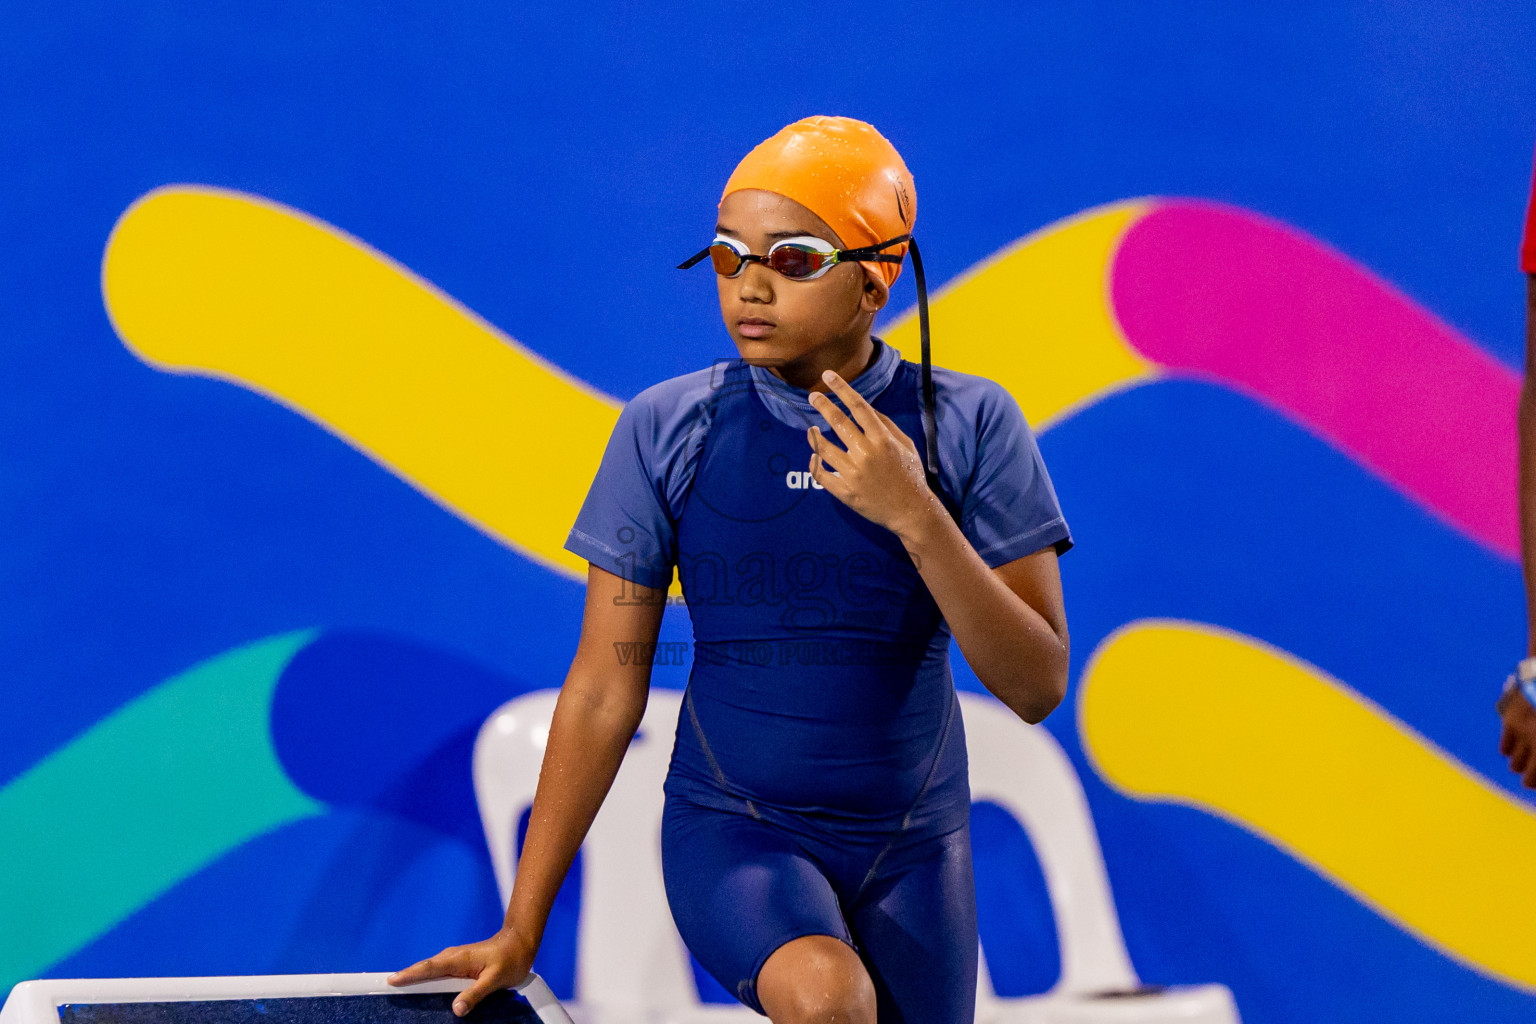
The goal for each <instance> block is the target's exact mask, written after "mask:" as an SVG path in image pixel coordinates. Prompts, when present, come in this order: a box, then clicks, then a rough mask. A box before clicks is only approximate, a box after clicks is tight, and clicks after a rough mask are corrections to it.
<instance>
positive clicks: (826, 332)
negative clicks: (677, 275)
mask: <svg viewBox="0 0 1536 1024" xmlns="http://www.w3.org/2000/svg"><path fill="white" fill-rule="evenodd" d="M715 229H716V231H717V232H719V233H720V234H722V235H727V236H729V237H731V238H736V239H740V240H741V241H742V242H745V243H746V245H747V249H748V250H749V251H751V252H754V253H758V254H763V253H766V252H767V251H768V249H769V247H770V246H771V245H773V243H774V242H777V241H779V240H780V239H783V238H790V237H793V236H795V235H811V236H814V237H816V238H822V239H825V240H826V241H828V242H829V243H831V246H832V247H833V248H838V249H843V248H847V246H845V245H844V243H843V240H842V239H841V238H839V237H838V236H837V233H836V232H834V231H833V230H832V229H831V227H829V226H828V225H827V222H826V221H824V220H822V219H821V218H820V217H818V216H816V214H814V213H812V212H811V211H810V210H809V209H807V208H806V207H804V206H802V205H800V204H799V203H797V202H795V201H794V200H793V199H789V198H786V197H784V196H781V195H779V194H778V193H777V192H765V191H763V190H761V189H741V190H739V191H736V192H732V193H731V194H730V195H728V196H726V197H725V200H724V201H723V202H721V204H720V219H719V222H718V223H717V224H716V228H715ZM715 282H716V283H717V284H718V285H719V288H720V315H721V316H722V317H723V318H724V319H725V328H726V330H728V331H729V332H730V334H731V338H732V340H734V341H735V342H736V347H737V349H739V350H740V352H741V355H742V358H744V359H746V360H747V361H748V362H750V363H755V364H757V365H760V366H771V365H780V364H784V363H789V362H794V361H795V360H797V359H800V358H801V357H803V356H805V355H806V354H808V353H810V352H813V351H815V350H816V349H819V348H822V347H824V346H829V345H832V346H836V345H839V343H846V342H850V341H852V342H856V341H858V340H860V339H862V338H863V336H864V335H865V334H867V333H868V331H869V329H870V326H871V325H872V324H873V323H874V318H875V314H876V313H877V312H879V310H880V308H881V307H882V306H884V305H885V303H886V300H887V299H888V298H889V297H890V292H889V290H888V289H887V288H886V285H885V282H884V281H882V280H880V279H879V278H876V277H873V276H871V275H869V274H866V273H865V272H864V268H863V267H861V266H860V265H859V264H857V263H839V264H837V265H835V266H834V267H833V268H832V269H831V270H829V271H827V272H826V273H825V274H823V275H822V276H821V277H818V278H816V279H815V280H813V281H792V280H790V279H789V278H787V277H784V276H782V275H780V274H779V273H777V272H776V271H774V270H770V269H769V268H768V267H766V266H764V265H763V264H761V263H756V262H753V263H748V264H747V265H746V266H745V267H744V268H743V269H742V272H741V273H740V274H738V275H737V276H735V277H722V276H720V275H719V274H716V275H715Z"/></svg>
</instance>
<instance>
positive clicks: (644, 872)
mask: <svg viewBox="0 0 1536 1024" xmlns="http://www.w3.org/2000/svg"><path fill="white" fill-rule="evenodd" d="M558 695H559V691H558V690H538V691H534V692H532V693H528V694H525V695H523V696H521V697H518V698H516V699H514V700H511V701H508V702H507V703H506V704H503V705H502V706H501V707H500V708H498V709H497V710H496V711H495V712H494V713H493V714H492V715H491V717H490V718H489V719H487V720H486V722H485V724H484V725H483V726H482V727H481V729H480V734H479V736H478V737H477V738H476V740H475V754H474V780H475V797H476V800H477V802H478V803H479V805H480V820H481V822H482V823H483V824H484V826H485V838H486V842H487V843H488V844H489V846H490V851H491V863H492V865H493V867H494V869H495V872H496V887H497V889H498V890H499V891H500V893H501V900H502V905H503V906H505V905H506V904H507V901H508V900H509V899H510V898H511V895H512V880H513V878H514V876H515V874H516V870H517V820H518V818H519V816H520V815H521V814H522V812H523V811H524V810H526V809H527V808H528V807H529V806H531V805H532V803H533V794H534V789H535V787H536V786H537V783H538V778H539V766H540V764H541V763H542V761H543V758H544V745H545V741H546V740H547V739H548V737H549V724H550V721H551V720H552V718H553V716H554V710H555V700H556V698H557V697H558ZM681 707H682V695H681V694H680V693H679V692H677V691H675V690H663V689H660V688H655V689H652V690H651V693H650V697H649V699H648V700H647V702H646V708H645V717H644V719H643V720H642V721H641V724H640V729H639V731H638V732H637V733H636V735H635V739H634V742H632V743H631V744H630V747H629V750H628V752H627V753H626V754H625V755H624V761H623V763H622V764H621V765H620V766H619V773H618V775H617V777H616V778H615V779H614V782H613V787H612V788H611V789H610V790H609V791H608V796H607V798H606V799H605V800H604V801H603V806H602V808H601V809H600V810H599V811H598V814H597V818H596V819H595V820H594V821H593V822H592V828H591V829H590V830H589V831H588V833H587V838H586V841H585V842H584V843H583V844H582V855H581V857H582V868H581V923H580V926H579V927H578V929H577V938H576V943H577V946H576V999H577V1000H578V1001H579V1002H580V1003H581V1004H582V1006H583V1007H587V1008H591V1009H593V1010H595V1011H599V1012H601V1011H605V1010H606V1011H612V1012H615V1013H619V1014H626V1013H627V1014H642V1015H643V1014H653V1013H656V1012H665V1011H668V1010H676V1009H678V1008H680V1007H687V1006H695V1005H697V1004H698V992H697V990H696V989H695V988H694V983H693V974H692V971H691V970H690V968H689V964H688V950H687V947H685V946H684V945H683V940H682V938H681V937H680V936H679V935H678V934H677V929H676V928H675V927H674V925H673V923H672V915H671V912H670V911H669V910H668V908H667V897H666V889H665V887H664V885H663V883H662V876H661V811H662V799H663V795H662V791H661V784H662V780H663V779H664V778H665V777H666V774H667V764H668V762H669V760H670V758H671V753H672V737H673V733H674V730H675V728H676V724H677V716H678V712H679V711H680V709H681Z"/></svg>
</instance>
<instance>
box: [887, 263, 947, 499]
mask: <svg viewBox="0 0 1536 1024" xmlns="http://www.w3.org/2000/svg"><path fill="white" fill-rule="evenodd" d="M894 241H906V242H908V243H909V244H908V246H907V251H908V252H910V253H911V254H912V279H913V284H915V285H916V286H917V334H918V337H919V338H920V339H921V341H922V353H923V434H924V435H925V440H926V441H927V445H926V447H927V449H928V451H927V455H928V458H927V460H926V461H927V465H925V466H924V467H923V475H924V476H926V477H927V478H928V487H929V488H930V489H931V490H932V491H933V493H934V494H937V495H938V496H939V501H940V502H941V503H943V505H944V508H945V510H946V511H948V512H949V517H950V518H951V519H953V520H954V521H955V525H956V526H959V525H960V507H959V506H958V505H956V504H955V502H954V501H953V500H952V499H951V498H950V496H949V495H948V494H946V493H944V488H943V486H942V485H941V484H940V483H939V430H938V424H937V421H936V420H935V417H934V413H933V407H934V397H933V364H932V362H931V361H930V359H929V355H928V281H927V278H926V277H925V276H924V275H923V256H922V253H920V252H918V251H917V240H916V239H915V238H912V237H911V236H907V235H904V236H902V237H901V238H898V239H895V240H894ZM890 244H892V243H890V242H887V243H885V245H890ZM881 248H884V246H883V245H882V246H881Z"/></svg>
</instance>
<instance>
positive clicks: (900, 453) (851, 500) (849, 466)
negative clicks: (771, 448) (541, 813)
mask: <svg viewBox="0 0 1536 1024" xmlns="http://www.w3.org/2000/svg"><path fill="white" fill-rule="evenodd" d="M826 378H827V383H828V384H829V385H830V386H831V388H832V390H833V391H834V392H835V393H836V394H837V397H839V398H841V399H842V400H843V404H844V405H846V406H847V407H848V412H850V413H852V414H853V417H852V418H851V419H850V418H849V416H848V415H847V414H846V413H844V412H843V411H842V410H841V409H839V408H838V407H837V405H836V404H835V403H834V402H833V401H832V399H830V398H828V397H827V396H826V395H824V394H822V393H821V392H819V391H812V392H811V398H810V401H811V405H812V406H814V407H815V409H816V411H817V412H819V413H821V414H822V415H823V416H825V417H826V418H827V424H828V425H829V426H831V427H832V429H833V430H834V431H836V432H837V436H838V437H839V438H841V439H842V442H843V445H844V446H845V447H846V448H847V451H844V450H843V449H842V448H839V447H838V446H837V445H835V444H833V443H832V442H831V441H830V440H829V439H828V438H827V437H826V436H825V435H824V434H822V432H821V431H820V429H818V428H816V427H809V428H807V430H806V436H807V439H808V440H809V441H810V443H811V449H812V451H811V478H812V479H814V480H815V481H816V482H817V483H819V484H820V485H821V486H822V487H823V488H825V489H826V490H828V491H830V492H832V495H833V497H835V498H837V499H838V500H839V501H841V502H842V503H843V504H845V505H847V506H848V507H849V508H851V509H853V510H854V511H855V512H857V513H859V514H860V515H861V516H863V517H864V518H865V519H868V520H869V521H870V522H873V523H878V524H880V525H881V526H884V527H885V528H886V529H888V530H891V531H893V532H895V533H898V534H899V533H900V532H901V530H900V529H899V528H898V527H900V526H903V525H904V524H906V523H909V522H911V521H913V520H914V519H916V518H918V517H920V516H921V515H923V514H924V513H925V512H926V511H927V510H928V506H929V504H930V503H932V504H933V505H935V506H936V507H937V508H938V509H939V510H940V511H943V505H942V504H940V503H939V499H938V496H937V495H935V494H934V493H933V491H932V490H931V489H930V488H929V486H928V480H927V478H926V477H925V476H924V475H923V461H922V459H921V458H920V457H919V456H918V453H917V445H916V443H914V442H913V440H912V439H911V438H910V437H908V436H907V435H906V434H905V433H904V432H903V431H902V429H901V428H900V427H898V426H897V425H896V423H895V421H894V420H892V419H891V418H890V417H889V416H887V415H886V414H885V413H883V412H881V411H880V410H878V409H876V408H875V407H874V406H872V405H870V404H869V402H867V401H866V400H865V398H864V396H863V395H861V394H859V393H858V391H856V390H855V389H854V387H853V385H851V384H849V383H848V382H847V381H846V380H844V379H843V378H842V377H840V376H838V374H837V372H836V371H835V370H829V371H827V374H826ZM834 474H836V475H834Z"/></svg>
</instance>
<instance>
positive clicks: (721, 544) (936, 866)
mask: <svg viewBox="0 0 1536 1024" xmlns="http://www.w3.org/2000/svg"><path fill="white" fill-rule="evenodd" d="M725 368H726V369H725V374H724V377H723V379H722V380H721V382H720V387H719V389H718V393H717V394H715V395H714V396H713V399H712V400H713V401H714V402H715V403H716V405H715V409H714V412H713V415H712V418H711V427H710V431H709V434H708V436H707V439H706V440H705V441H704V447H703V450H702V452H701V454H700V461H699V464H698V468H697V472H696V474H695V477H694V479H693V482H692V485H691V490H690V491H689V493H688V496H687V499H686V503H685V504H684V505H683V509H682V512H681V515H680V516H679V518H678V520H677V565H678V569H679V573H680V576H681V584H682V589H683V593H684V596H685V597H686V598H687V602H688V610H689V614H690V616H691V618H692V620H693V629H694V662H693V668H692V671H691V673H690V675H689V681H688V687H687V690H686V692H685V695H684V701H683V707H682V712H681V714H680V716H679V719H678V725H677V737H676V744H675V747H674V750H673V754H672V762H671V766H670V769H669V771H668V774H667V780H666V785H665V790H666V809H665V812H664V816H663V823H662V864H663V869H664V873H665V878H666V889H667V898H668V902H669V903H670V905H671V908H672V913H673V917H674V919H675V920H676V922H677V926H678V930H679V931H680V933H681V934H682V936H683V939H684V941H685V942H686V943H687V944H688V947H689V949H690V950H691V951H692V952H693V954H694V956H695V957H697V959H698V960H699V962H700V963H701V964H702V965H703V966H704V968H705V969H706V970H708V971H709V973H710V974H711V975H713V976H714V977H715V978H716V979H717V980H718V981H720V983H721V984H723V985H724V986H725V987H726V988H727V989H728V990H730V991H732V992H734V993H736V995H737V996H738V998H740V999H741V1001H742V1002H744V1003H745V1004H747V1005H748V1006H750V1007H752V1008H753V1009H755V1010H757V1011H758V1012H759V1013H761V1012H763V1009H762V1006H761V1004H760V1003H759V1001H758V998H757V992H756V982H757V974H758V971H759V970H760V969H761V967H762V965H763V963H764V961H766V960H767V958H768V956H769V955H770V954H771V953H772V952H773V951H774V950H775V949H777V948H778V947H779V946H780V945H782V944H783V943H785V942H787V941H789V940H790V939H793V938H797V937H799V936H802V935H811V934H821V935H831V936H835V937H837V938H839V939H842V940H843V941H845V942H847V943H848V944H849V945H850V946H852V947H853V948H854V949H855V950H856V951H858V953H859V955H860V956H861V957H862V959H863V961H864V963H865V965H866V966H867V967H868V969H869V973H870V976H871V978H872V979H873V981H874V984H875V991H876V996H877V1000H878V1004H879V1020H880V1021H881V1022H882V1024H892V1022H909V1024H917V1022H925V1024H930V1022H944V1024H968V1022H970V1021H971V1020H972V1017H973V1012H974V1005H975V991H976V968H977V933H976V900H975V890H974V884H973V880H972V874H971V852H970V831H969V815H970V791H969V780H968V773H967V764H966V750H965V732H964V727H963V725H962V722H961V718H960V710H959V702H958V700H957V699H956V696H955V689H954V684H953V681H952V679H951V676H950V671H949V642H950V633H949V629H948V627H947V626H946V624H945V622H944V619H943V616H942V615H941V614H940V612H939V608H938V605H937V604H936V603H935V602H934V600H933V596H932V594H931V593H930V592H929V591H928V588H927V586H926V585H925V584H924V583H923V580H922V577H921V576H920V575H919V574H918V572H917V569H916V568H915V567H914V565H913V564H912V560H911V558H910V557H909V556H908V555H907V553H906V550H905V549H904V548H903V546H902V544H901V542H900V541H899V540H898V539H897V538H896V536H895V534H893V533H892V532H891V531H889V530H887V529H886V528H884V527H883V526H879V525H877V524H875V523H873V522H871V521H870V520H868V519H865V518H864V517H863V516H862V515H860V514H859V513H857V512H855V511H853V510H852V509H850V508H848V507H847V506H846V505H844V504H843V503H842V502H841V501H839V500H838V499H837V498H835V497H834V496H833V495H832V494H830V493H829V492H827V491H825V490H822V489H821V488H820V487H818V486H815V485H814V484H813V483H812V481H811V479H810V474H809V472H808V471H807V470H808V465H809V460H810V446H809V444H808V442H807V440H806V436H805V431H804V429H803V427H802V428H800V429H797V428H796V427H793V426H788V425H786V424H784V423H783V422H781V421H780V420H779V419H778V418H777V417H775V416H774V415H773V414H772V413H771V412H770V411H769V410H768V408H767V407H766V406H765V405H764V404H763V402H762V399H761V398H760V397H759V396H758V394H757V389H756V388H755V387H754V386H753V382H752V377H751V373H750V370H751V368H750V367H749V366H748V365H747V364H746V363H745V362H744V361H742V360H740V359H737V360H732V361H730V362H729V363H727V364H725ZM918 372H919V370H918V367H917V366H915V365H914V364H912V363H910V362H906V361H903V362H902V363H901V364H900V366H899V367H898V368H897V370H896V377H895V378H894V379H893V380H892V382H891V385H890V386H889V387H886V388H885V389H884V390H883V391H881V393H880V394H879V396H878V397H877V398H876V399H875V400H874V401H873V403H872V404H873V405H874V406H875V408H877V409H879V410H880V411H881V412H884V413H885V414H886V415H887V416H889V417H890V418H891V419H892V420H894V421H895V423H896V424H897V426H899V427H900V428H901V429H902V430H903V431H904V432H905V433H906V434H907V435H908V436H909V437H911V438H913V439H914V441H916V443H917V445H918V450H919V452H920V453H921V452H922V450H923V444H922V438H923V429H922V419H921V414H920V409H919V406H918V394H919V391H918V386H917V376H918ZM808 425H809V424H808V423H807V424H806V426H808ZM827 436H828V437H829V439H830V440H831V441H832V443H833V444H838V443H840V442H839V441H838V440H837V439H836V436H835V434H831V433H828V435H827Z"/></svg>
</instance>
